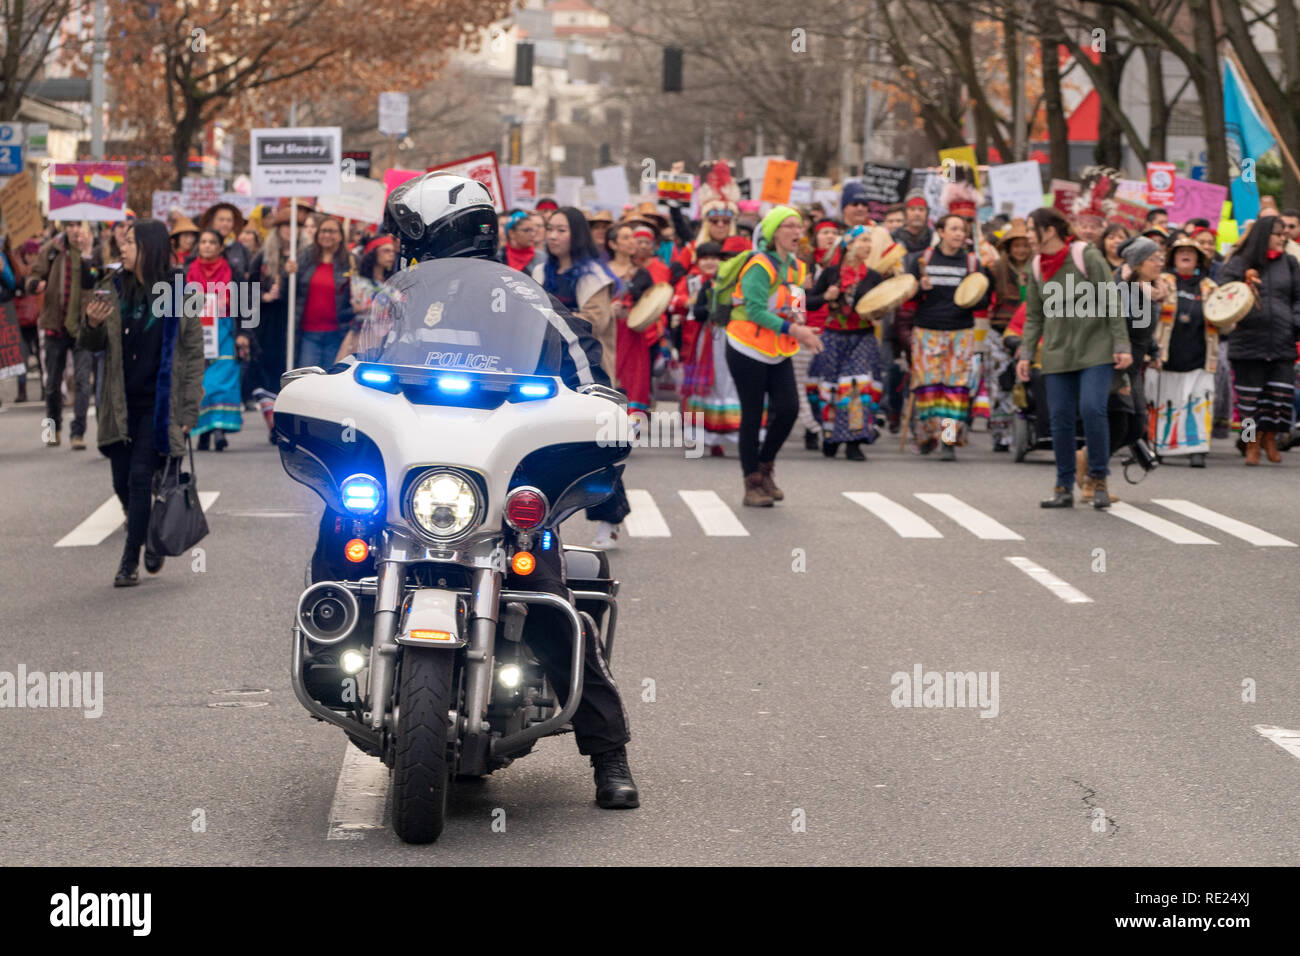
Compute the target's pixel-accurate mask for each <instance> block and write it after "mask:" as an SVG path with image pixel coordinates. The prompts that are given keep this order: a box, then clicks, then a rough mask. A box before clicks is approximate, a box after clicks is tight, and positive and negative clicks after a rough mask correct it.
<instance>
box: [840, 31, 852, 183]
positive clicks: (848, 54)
mask: <svg viewBox="0 0 1300 956" xmlns="http://www.w3.org/2000/svg"><path fill="white" fill-rule="evenodd" d="M852 151H853V41H852V40H850V39H849V38H848V37H845V38H844V70H843V73H842V74H841V76H840V179H841V180H842V179H845V178H846V177H847V176H848V175H849V164H850V163H851V162H852V161H853V158H852Z"/></svg>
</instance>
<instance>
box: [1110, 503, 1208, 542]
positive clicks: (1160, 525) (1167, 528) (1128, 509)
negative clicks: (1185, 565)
mask: <svg viewBox="0 0 1300 956" xmlns="http://www.w3.org/2000/svg"><path fill="white" fill-rule="evenodd" d="M1109 510H1110V513H1111V514H1113V515H1114V516H1115V517H1117V518H1123V519H1124V520H1125V521H1131V522H1132V523H1133V524H1135V525H1137V526H1138V527H1139V528H1145V529H1146V530H1148V531H1150V532H1151V533H1152V534H1158V535H1160V537H1162V538H1164V539H1166V540H1167V541H1172V542H1173V543H1174V544H1218V543H1219V542H1217V541H1211V540H1210V539H1209V538H1207V537H1205V536H1204V535H1200V534H1197V533H1196V532H1195V531H1190V530H1188V529H1187V528H1184V527H1183V526H1182V525H1180V524H1174V523H1173V522H1172V521H1166V520H1165V519H1164V518H1161V517H1159V516H1158V515H1153V514H1148V513H1147V512H1145V511H1143V510H1142V509H1141V508H1134V507H1133V506H1132V505H1131V504H1129V503H1128V502H1126V501H1115V502H1112V503H1111V506H1110V509H1109Z"/></svg>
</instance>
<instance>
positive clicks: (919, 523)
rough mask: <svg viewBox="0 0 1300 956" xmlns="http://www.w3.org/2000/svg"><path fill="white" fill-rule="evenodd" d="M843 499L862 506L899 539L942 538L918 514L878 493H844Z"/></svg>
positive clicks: (935, 529)
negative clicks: (895, 533) (894, 532)
mask: <svg viewBox="0 0 1300 956" xmlns="http://www.w3.org/2000/svg"><path fill="white" fill-rule="evenodd" d="M844 497H845V498H848V499H849V501H852V502H854V503H855V504H859V505H862V507H864V508H866V509H867V510H868V511H870V512H871V513H872V514H873V515H875V516H876V517H877V518H879V519H880V520H881V521H883V522H885V524H887V525H889V526H890V527H891V528H893V529H894V530H895V531H896V532H898V535H899V537H901V538H942V537H943V535H942V534H941V533H940V531H939V529H938V528H936V527H935V526H934V525H932V524H930V522H928V521H926V520H925V519H924V518H922V517H921V516H920V515H919V514H917V513H916V512H914V511H908V510H907V509H906V508H904V507H903V506H902V505H900V504H897V503H896V502H893V501H890V500H889V499H888V498H886V497H885V496H884V495H882V494H881V493H880V492H878V491H846V492H844Z"/></svg>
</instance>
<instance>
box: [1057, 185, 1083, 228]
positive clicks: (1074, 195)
mask: <svg viewBox="0 0 1300 956" xmlns="http://www.w3.org/2000/svg"><path fill="white" fill-rule="evenodd" d="M1050 188H1051V190H1052V206H1053V207H1054V208H1055V209H1056V210H1057V211H1058V212H1060V213H1061V214H1062V215H1063V216H1066V217H1067V218H1068V217H1070V216H1073V215H1074V201H1075V200H1076V199H1078V198H1079V193H1080V192H1082V190H1083V187H1082V186H1080V185H1079V184H1078V183H1072V182H1070V181H1069V180H1068V179H1053V180H1052V182H1051V186H1050Z"/></svg>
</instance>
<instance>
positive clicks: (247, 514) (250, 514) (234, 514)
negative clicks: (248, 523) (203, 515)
mask: <svg viewBox="0 0 1300 956" xmlns="http://www.w3.org/2000/svg"><path fill="white" fill-rule="evenodd" d="M199 497H200V499H201V498H202V492H200V495H199ZM205 510H206V509H205ZM217 514H219V515H221V516H222V517H230V518H310V517H312V516H313V512H310V511H257V510H253V511H218V512H217Z"/></svg>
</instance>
